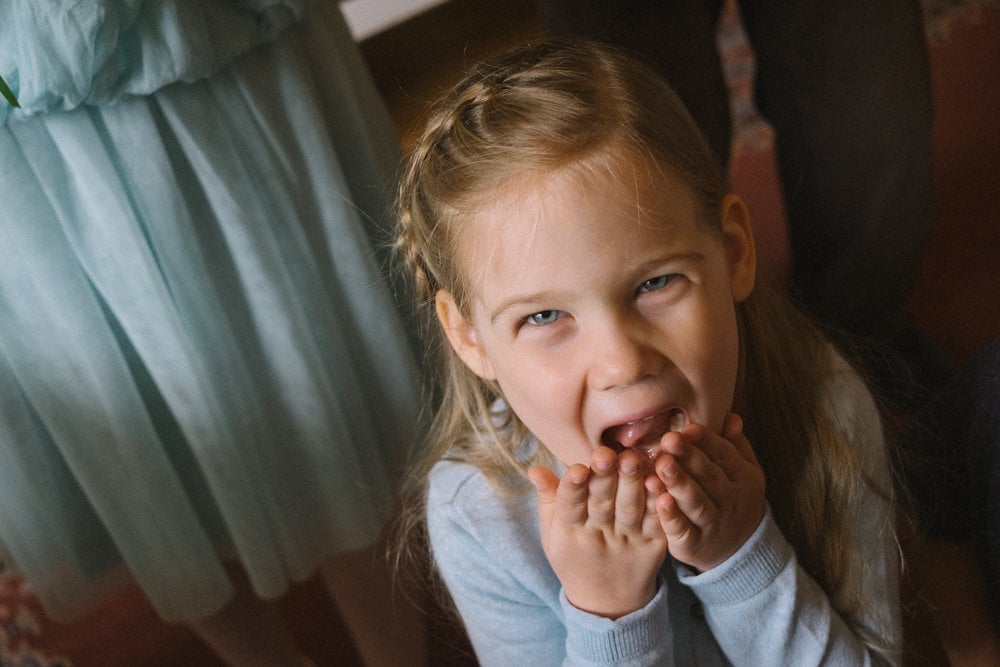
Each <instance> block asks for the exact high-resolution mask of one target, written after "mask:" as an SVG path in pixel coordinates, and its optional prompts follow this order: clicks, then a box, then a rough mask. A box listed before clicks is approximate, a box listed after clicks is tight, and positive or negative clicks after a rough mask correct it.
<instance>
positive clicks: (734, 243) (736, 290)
mask: <svg viewBox="0 0 1000 667" xmlns="http://www.w3.org/2000/svg"><path fill="white" fill-rule="evenodd" d="M720 210H721V215H722V235H723V242H724V243H725V246H726V254H727V256H728V260H729V280H730V285H731V288H732V292H733V301H735V302H740V301H743V300H744V299H746V298H747V297H748V296H750V293H751V292H752V291H753V286H754V281H755V280H756V277H757V249H756V247H755V246H754V242H753V229H752V228H751V226H750V212H749V211H748V210H747V206H746V204H745V203H743V200H742V199H741V198H740V197H739V196H738V195H734V194H728V195H726V196H725V197H723V198H722V205H721V207H720Z"/></svg>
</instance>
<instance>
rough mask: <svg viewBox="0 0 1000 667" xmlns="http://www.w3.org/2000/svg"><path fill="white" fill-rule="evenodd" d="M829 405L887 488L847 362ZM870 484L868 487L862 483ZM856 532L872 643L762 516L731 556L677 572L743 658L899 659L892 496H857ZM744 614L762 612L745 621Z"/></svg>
mask: <svg viewBox="0 0 1000 667" xmlns="http://www.w3.org/2000/svg"><path fill="white" fill-rule="evenodd" d="M828 396H829V402H828V405H827V409H828V410H829V411H830V414H831V415H832V416H834V417H835V419H836V422H837V424H838V425H839V427H840V428H841V429H842V430H843V433H844V435H845V436H846V437H847V439H848V442H851V443H854V445H855V448H856V451H857V454H858V456H859V458H860V461H861V463H862V466H863V468H864V470H865V471H866V472H867V474H868V475H869V476H870V477H871V479H872V481H873V482H874V483H875V484H876V485H877V486H878V487H880V488H881V489H885V490H888V489H889V488H890V477H889V468H888V461H887V457H886V453H885V449H884V443H883V438H882V430H881V425H880V420H879V416H878V412H877V409H876V407H875V404H874V402H873V401H872V399H871V397H870V395H869V394H868V392H867V390H866V389H865V388H864V386H863V385H862V383H861V381H860V380H859V379H858V377H857V376H856V375H855V374H854V373H853V372H851V371H850V370H849V369H847V367H846V365H843V366H840V367H837V366H835V368H834V372H833V373H832V374H831V376H830V382H829V389H828ZM866 489H867V487H866ZM855 507H857V508H860V509H861V512H860V513H859V514H858V516H856V517H854V522H853V524H852V525H853V526H854V527H855V540H856V542H857V544H858V545H859V548H860V552H861V553H860V558H861V562H862V563H864V564H865V568H864V572H863V575H862V576H863V582H862V590H863V591H865V593H866V594H867V595H868V599H867V600H866V601H865V603H866V604H865V608H866V609H868V610H869V614H868V616H866V617H865V618H864V619H863V623H864V625H865V629H866V631H867V632H868V633H869V634H870V635H872V636H873V637H875V638H878V639H879V640H880V641H881V642H882V644H883V647H884V648H883V650H882V651H879V652H875V651H872V650H871V649H870V648H869V647H867V646H866V645H865V643H864V642H863V641H862V639H861V638H860V637H859V636H858V635H857V634H856V633H855V632H853V631H852V630H851V629H850V628H849V627H848V625H847V623H846V622H845V621H844V620H843V619H842V618H841V616H840V615H839V614H838V613H837V611H836V610H834V609H833V607H832V605H831V604H830V601H829V598H828V597H827V595H826V593H825V592H824V591H823V590H822V589H821V588H820V587H819V585H818V584H817V583H816V581H815V580H814V579H812V578H811V577H810V576H809V575H808V574H807V573H806V572H805V571H804V570H803V569H802V567H801V566H800V565H799V564H798V562H797V560H796V557H795V553H794V551H793V550H792V548H791V546H790V545H789V544H788V543H787V541H786V540H785V538H784V536H783V535H782V534H781V532H780V530H779V529H778V526H777V525H776V524H775V523H774V521H773V520H772V519H771V518H770V516H768V517H765V520H764V522H763V523H762V524H761V526H759V527H758V529H757V532H756V533H755V534H754V535H753V536H752V537H751V539H750V540H748V541H747V543H746V544H745V545H744V546H743V547H742V548H741V549H740V550H739V551H738V552H737V553H736V554H734V555H733V556H732V557H730V559H729V560H727V561H726V562H725V563H723V564H722V565H720V566H719V567H717V568H715V569H713V570H710V571H709V572H706V573H703V574H699V575H696V576H693V575H691V574H690V573H683V572H682V573H681V577H680V578H681V581H682V582H683V583H684V584H686V585H688V586H690V587H691V588H692V589H693V590H694V592H695V594H696V595H697V596H698V597H699V599H700V600H701V601H702V603H703V605H704V611H705V616H706V618H707V620H708V623H709V626H710V627H712V629H713V632H714V634H715V637H716V640H717V641H718V642H719V644H720V645H721V646H722V649H723V651H724V652H725V654H726V656H727V657H728V658H729V660H730V661H731V662H732V663H733V664H737V665H813V664H815V665H818V664H838V665H840V664H844V665H868V664H884V663H889V664H893V663H895V662H897V661H898V657H899V650H900V646H901V630H900V628H901V617H900V615H901V610H900V607H899V555H898V549H897V547H896V543H895V537H894V534H895V533H894V530H893V511H892V506H891V503H890V501H889V496H888V495H885V494H880V493H876V492H875V491H874V490H867V491H866V493H865V497H863V498H862V499H861V500H860V502H858V503H856V504H855ZM747 619H757V621H755V622H753V623H748V622H747Z"/></svg>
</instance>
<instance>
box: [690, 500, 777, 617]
mask: <svg viewBox="0 0 1000 667" xmlns="http://www.w3.org/2000/svg"><path fill="white" fill-rule="evenodd" d="M794 559H795V552H794V551H793V550H792V547H791V545H790V544H788V541H787V540H786V539H785V536H784V535H782V534H781V530H780V529H779V528H778V525H777V524H776V523H775V522H774V518H773V517H772V516H771V508H770V507H768V508H767V510H766V512H765V513H764V518H763V519H761V522H760V525H758V526H757V529H756V530H755V531H754V533H753V535H751V536H750V539H748V540H747V541H746V542H745V543H744V544H743V546H742V547H740V548H739V550H738V551H737V552H736V553H734V554H733V555H732V556H730V557H729V558H728V559H727V560H726V561H724V562H723V563H722V564H720V565H718V566H717V567H714V568H712V569H711V570H708V571H707V572H702V573H700V574H699V573H696V572H694V571H693V570H692V569H691V568H689V567H687V566H685V565H683V564H678V565H677V576H678V578H679V579H680V581H681V583H683V584H685V585H687V586H689V587H691V589H692V590H693V591H694V593H695V595H697V596H698V599H699V600H701V602H702V604H704V605H706V606H711V605H729V604H735V603H737V602H742V601H743V600H746V599H749V598H751V597H753V596H754V595H756V594H757V593H759V592H761V591H762V590H764V589H765V588H767V587H768V586H769V585H770V584H771V582H772V581H774V579H775V578H776V577H777V576H778V574H779V573H780V572H781V571H782V570H784V569H785V568H786V567H787V566H788V564H789V563H790V562H792V561H794Z"/></svg>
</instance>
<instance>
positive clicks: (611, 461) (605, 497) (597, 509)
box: [587, 447, 618, 526]
mask: <svg viewBox="0 0 1000 667" xmlns="http://www.w3.org/2000/svg"><path fill="white" fill-rule="evenodd" d="M590 469H591V471H592V472H591V475H590V481H589V483H588V497H587V518H588V520H589V522H590V523H591V524H593V525H598V526H611V525H613V524H614V522H615V493H616V492H617V489H618V455H617V454H615V453H614V451H612V450H611V449H610V448H608V447H598V448H597V449H596V450H594V453H593V455H592V456H591V459H590Z"/></svg>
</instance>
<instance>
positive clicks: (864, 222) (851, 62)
mask: <svg viewBox="0 0 1000 667" xmlns="http://www.w3.org/2000/svg"><path fill="white" fill-rule="evenodd" d="M741 9H742V12H743V18H744V22H745V24H746V28H747V33H748V35H749V36H750V40H751V42H752V44H753V47H754V50H755V51H756V53H757V83H756V91H755V98H756V101H757V106H758V108H759V109H760V111H761V113H762V114H763V115H764V116H765V117H766V118H767V119H768V120H769V121H770V122H771V123H772V125H773V126H774V128H775V132H776V142H777V146H776V148H777V155H778V165H779V172H780V175H781V181H782V187H783V193H784V199H785V207H786V211H787V214H788V221H789V239H790V243H791V250H792V282H793V285H794V288H795V290H796V292H797V296H798V297H799V298H800V299H801V301H802V303H803V305H804V306H805V307H806V308H807V309H808V310H810V311H811V312H813V313H814V314H815V315H816V316H817V317H818V318H819V319H820V320H822V321H824V322H826V323H828V324H831V325H833V326H834V327H836V328H839V329H842V330H844V331H846V332H848V333H850V334H856V335H861V336H863V337H866V338H870V339H873V340H875V341H878V342H881V343H888V345H889V346H891V347H892V348H893V349H894V350H895V351H896V352H897V353H898V355H899V356H900V357H901V358H902V359H903V360H904V361H905V362H906V363H905V364H904V365H902V366H901V367H900V366H899V365H898V364H897V365H894V364H893V362H891V361H887V360H885V358H884V355H882V356H880V355H879V353H878V352H875V353H872V354H869V355H868V358H867V359H863V361H865V362H866V365H868V366H869V369H870V370H871V371H872V373H873V379H874V380H875V381H876V383H877V384H878V385H880V388H881V389H882V391H883V393H884V394H885V395H887V396H888V397H890V398H895V399H897V400H899V401H901V402H902V403H904V404H912V403H914V402H919V401H920V400H923V399H922V398H921V397H919V396H909V395H908V396H903V395H900V394H901V393H902V394H909V393H910V392H911V389H912V386H913V385H928V386H927V389H929V390H932V391H933V390H934V389H935V388H934V387H933V386H929V385H933V384H936V383H937V382H939V381H940V380H942V379H943V378H944V377H946V376H947V374H948V370H949V369H948V365H947V362H946V361H945V360H944V359H943V357H941V355H940V354H939V353H937V351H936V349H935V348H934V347H933V346H932V345H930V344H929V343H928V341H927V340H926V339H924V338H923V337H922V335H921V334H920V333H919V332H917V331H916V330H915V329H914V328H913V327H912V326H911V325H910V324H909V322H908V320H907V318H906V316H905V312H904V308H905V305H906V300H907V298H908V296H909V295H910V292H911V290H912V287H913V285H914V282H915V279H916V276H917V273H918V271H919V268H920V258H921V253H922V251H923V248H924V244H925V241H926V238H927V233H928V229H929V226H930V221H931V213H932V202H931V184H932V181H931V91H930V78H929V71H928V56H927V42H926V37H925V34H924V27H923V15H922V13H921V6H920V3H919V2H918V1H917V0H880V1H879V2H865V1H862V0H858V1H855V0H844V1H843V2H828V1H825V0H819V1H813V0H804V1H801V2H796V3H794V6H792V5H788V9H787V11H778V10H776V4H775V3H773V2H769V1H767V0H763V1H759V2H758V1H756V0H746V1H744V2H742V3H741Z"/></svg>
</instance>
